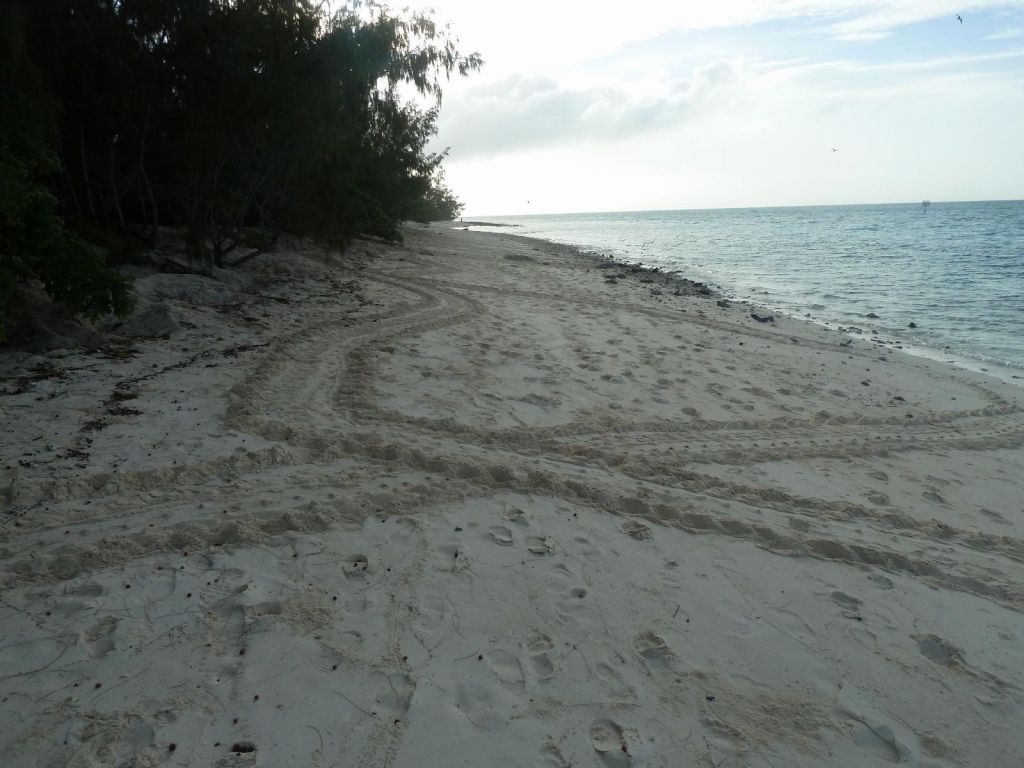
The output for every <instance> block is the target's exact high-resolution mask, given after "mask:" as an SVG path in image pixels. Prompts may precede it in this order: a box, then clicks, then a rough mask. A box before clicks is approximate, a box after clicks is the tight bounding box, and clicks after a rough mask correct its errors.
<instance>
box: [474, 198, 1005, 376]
mask: <svg viewBox="0 0 1024 768" xmlns="http://www.w3.org/2000/svg"><path fill="white" fill-rule="evenodd" d="M481 218H482V219H483V220H485V221H489V222H495V223H502V224H511V225H515V228H513V229H506V228H502V229H494V230H493V231H501V232H506V233H509V232H511V233H514V234H517V235H529V236H532V237H541V238H545V239H548V240H555V241H558V242H561V243H569V244H572V245H577V246H582V247H584V248H587V249H592V250H596V251H600V252H602V253H605V254H608V255H611V256H614V257H616V258H620V259H625V260H629V261H632V262H637V263H642V264H645V265H647V266H652V267H654V266H657V267H661V268H662V269H666V270H680V271H681V272H682V274H683V275H684V276H686V277H690V278H693V279H697V280H704V281H707V282H709V283H710V284H711V285H713V286H715V287H717V288H718V289H719V290H720V291H722V292H723V293H725V294H726V295H729V296H732V297H735V298H737V299H747V300H750V301H752V302H755V303H757V304H760V305H762V306H765V307H768V308H770V309H772V310H773V311H776V312H780V313H785V314H789V315H793V316H797V317H807V316H808V315H810V319H812V320H814V321H815V322H818V323H829V324H830V325H831V327H833V328H837V327H839V326H843V327H847V328H849V327H851V326H853V327H855V328H859V329H861V331H863V334H857V333H854V334H853V335H863V336H865V337H867V338H872V337H880V338H883V339H886V340H888V341H892V342H897V343H900V344H902V345H904V346H905V347H906V348H908V349H909V350H910V351H916V352H918V353H921V354H925V355H928V356H930V357H934V358H936V359H942V360H951V361H954V362H960V363H963V364H967V365H968V366H969V367H983V366H986V365H996V366H1007V367H1010V368H1024V201H1021V200H1016V201H994V202H969V203H932V204H931V205H930V206H929V207H928V209H927V210H924V208H923V206H922V205H921V204H920V203H915V204H898V205H850V206H815V207H789V208H756V209H754V208H733V209H715V210H685V211H648V212H631V213H588V214H557V215H546V216H499V217H481ZM474 229H483V230H487V229H490V228H488V227H474ZM870 313H873V314H875V315H878V319H871V318H868V317H866V316H867V315H868V314H870ZM910 323H915V324H916V325H917V328H910V327H909V324H910ZM972 363H973V364H972Z"/></svg>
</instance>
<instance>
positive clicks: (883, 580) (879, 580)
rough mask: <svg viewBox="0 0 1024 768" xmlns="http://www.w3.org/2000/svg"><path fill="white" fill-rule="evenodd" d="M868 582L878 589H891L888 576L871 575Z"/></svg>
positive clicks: (890, 580) (890, 581)
mask: <svg viewBox="0 0 1024 768" xmlns="http://www.w3.org/2000/svg"><path fill="white" fill-rule="evenodd" d="M868 581H870V582H871V583H872V584H874V585H875V586H876V587H878V588H879V589H892V579H890V578H889V577H888V576H883V575H882V574H880V573H872V574H871V575H870V576H868Z"/></svg>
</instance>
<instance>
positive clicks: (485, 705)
mask: <svg viewBox="0 0 1024 768" xmlns="http://www.w3.org/2000/svg"><path fill="white" fill-rule="evenodd" d="M455 706H456V707H457V708H458V710H459V711H460V712H461V713H462V714H463V715H465V717H466V719H467V720H469V722H471V723H472V724H473V725H475V726H476V727H477V728H480V729H481V730H484V731H493V730H494V729H496V728H498V727H500V726H501V724H502V719H501V716H500V715H499V714H498V712H497V709H498V702H497V700H496V697H495V695H494V691H493V690H492V689H491V688H490V686H488V685H485V684H484V683H483V682H481V681H479V680H467V681H466V682H463V683H459V684H458V685H457V686H456V687H455Z"/></svg>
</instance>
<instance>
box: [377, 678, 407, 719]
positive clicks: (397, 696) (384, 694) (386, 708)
mask: <svg viewBox="0 0 1024 768" xmlns="http://www.w3.org/2000/svg"><path fill="white" fill-rule="evenodd" d="M374 677H375V680H374V683H376V685H377V687H379V688H380V689H381V691H380V693H378V694H377V696H376V697H375V698H374V705H375V708H376V711H377V712H384V713H387V715H388V716H389V717H390V718H401V717H405V713H406V712H408V711H409V706H410V705H411V704H412V696H413V694H414V693H415V692H416V683H415V682H413V679H412V678H411V677H409V676H408V675H406V674H404V673H402V672H391V673H383V672H380V673H377V674H376V675H374Z"/></svg>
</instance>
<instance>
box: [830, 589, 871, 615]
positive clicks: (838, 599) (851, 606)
mask: <svg viewBox="0 0 1024 768" xmlns="http://www.w3.org/2000/svg"><path fill="white" fill-rule="evenodd" d="M830 597H831V598H832V602H833V603H835V604H836V605H838V606H839V607H840V608H842V609H843V616H845V617H846V618H848V619H857V620H858V621H859V620H860V619H861V615H860V607H861V605H863V603H862V602H861V600H860V598H857V597H854V596H853V595H848V594H846V593H845V592H838V591H837V592H833V593H832V594H831V595H830Z"/></svg>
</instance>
